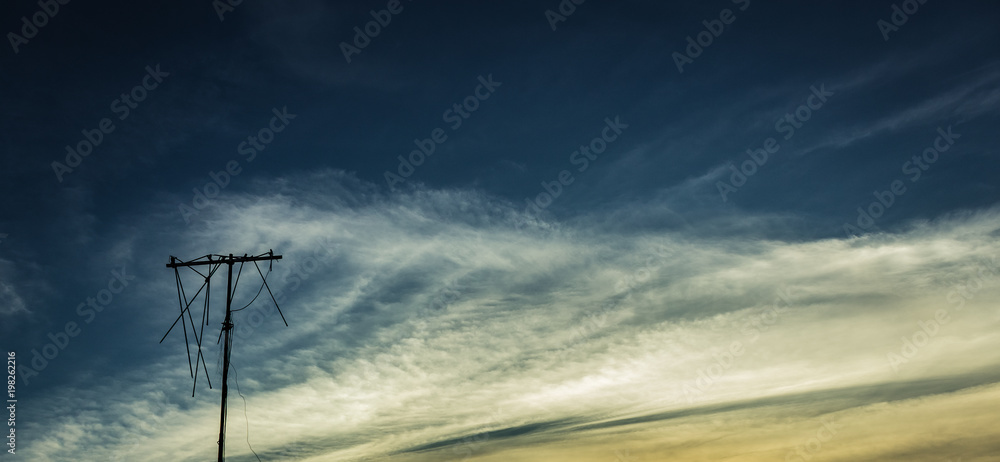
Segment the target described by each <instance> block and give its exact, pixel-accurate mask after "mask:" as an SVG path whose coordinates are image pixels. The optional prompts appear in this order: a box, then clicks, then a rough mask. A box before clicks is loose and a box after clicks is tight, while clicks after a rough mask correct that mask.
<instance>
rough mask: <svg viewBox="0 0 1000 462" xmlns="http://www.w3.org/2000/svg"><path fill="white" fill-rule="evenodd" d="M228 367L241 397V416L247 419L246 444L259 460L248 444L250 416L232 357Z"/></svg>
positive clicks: (258, 458) (258, 459)
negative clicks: (231, 371) (231, 370)
mask: <svg viewBox="0 0 1000 462" xmlns="http://www.w3.org/2000/svg"><path fill="white" fill-rule="evenodd" d="M229 367H232V368H233V377H234V378H235V379H236V393H239V395H240V398H243V418H244V419H246V421H247V446H249V447H250V452H252V453H253V455H254V457H256V458H257V461H258V462H260V456H258V455H257V451H254V450H253V446H252V445H251V444H250V417H249V416H247V398H246V397H245V396H243V393H242V392H240V375H239V374H238V373H237V372H236V366H235V365H233V360H232V359H230V360H229Z"/></svg>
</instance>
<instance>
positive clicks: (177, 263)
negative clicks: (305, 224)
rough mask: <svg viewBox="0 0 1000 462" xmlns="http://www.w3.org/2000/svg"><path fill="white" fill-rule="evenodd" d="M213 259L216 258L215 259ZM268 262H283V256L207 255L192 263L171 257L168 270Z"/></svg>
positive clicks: (272, 253)
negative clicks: (220, 264) (221, 264)
mask: <svg viewBox="0 0 1000 462" xmlns="http://www.w3.org/2000/svg"><path fill="white" fill-rule="evenodd" d="M212 257H215V258H214V259H213V258H212ZM266 260H281V255H275V254H274V251H269V252H267V253H264V254H260V255H243V256H233V255H217V254H216V255H205V256H203V257H198V258H195V259H194V260H190V261H181V260H180V259H179V258H177V257H175V256H173V255H171V256H170V263H167V268H182V267H186V266H203V265H215V264H219V263H225V264H233V263H243V262H251V261H266Z"/></svg>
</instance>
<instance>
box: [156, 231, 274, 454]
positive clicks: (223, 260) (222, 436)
mask: <svg viewBox="0 0 1000 462" xmlns="http://www.w3.org/2000/svg"><path fill="white" fill-rule="evenodd" d="M280 259H281V255H275V254H274V251H273V250H271V251H268V252H267V253H262V254H260V255H247V254H243V256H233V254H229V255H218V254H210V255H205V256H202V257H198V258H195V259H194V260H189V261H181V260H180V259H178V258H177V257H174V256H172V255H171V256H170V263H167V268H173V269H174V279H175V280H176V283H177V302H178V304H179V306H180V313H179V314H178V315H177V319H175V320H174V323H173V324H171V325H170V328H169V329H167V333H165V334H163V338H161V339H160V343H163V340H164V339H166V338H167V335H168V334H170V331H172V330H173V329H174V327H176V326H177V321H180V323H181V328H182V329H183V330H184V348H185V349H186V350H187V358H188V372H189V373H190V374H191V377H192V378H193V379H194V384H193V385H192V388H191V396H194V392H195V388H196V387H197V386H198V365H199V363H200V364H201V368H202V370H204V371H205V379H206V380H208V388H212V380H211V379H210V378H209V376H208V365H206V364H205V355H204V354H203V352H202V340H204V338H205V326H206V325H208V323H209V318H210V313H211V310H210V308H211V306H210V304H209V299H210V298H211V292H212V276H213V275H214V274H215V272H216V271H218V270H219V268H221V267H222V265H227V266H228V270H229V275H228V279H227V289H226V317H225V319H224V320H223V321H222V329H221V330H220V332H219V340H220V341H222V340H223V336H225V343H224V344H223V369H222V417H221V422H220V424H219V462H223V461H224V460H225V457H226V399H227V398H228V394H229V383H228V382H229V359H230V355H231V354H232V347H233V338H232V335H231V333H232V330H233V311H240V310H242V309H245V308H247V307H249V306H250V304H252V303H253V302H254V301H255V300H257V296H259V295H260V293H261V291H262V290H263V289H265V288H266V289H267V293H268V295H270V296H271V301H273V302H274V306H275V308H277V309H278V314H280V315H281V320H282V322H284V323H285V326H288V321H285V315H284V313H282V312H281V308H280V307H278V300H276V299H275V298H274V294H273V293H272V292H271V287H269V286H268V285H267V275H265V274H264V273H263V272H262V271H261V270H260V266H258V265H257V262H258V261H268V262H269V264H270V263H272V262H273V261H274V260H280ZM247 262H253V264H254V267H256V268H257V274H260V277H261V288H260V289H258V290H257V295H254V297H253V300H250V303H248V304H247V305H246V306H244V307H243V308H240V309H237V310H233V309H232V304H233V296H234V295H235V291H236V286H237V285H239V282H240V276H241V275H242V274H243V265H244V264H245V263H247ZM236 263H239V264H240V268H239V271H238V272H237V274H236V282H235V284H234V283H233V265H234V264H236ZM198 266H208V271H207V273H208V274H207V275H206V274H204V273H202V272H201V271H198V270H197V269H196V268H195V267H198ZM180 268H190V269H191V270H192V271H194V272H195V273H197V274H198V275H199V276H201V277H202V278H203V279H204V281H205V282H203V283H202V284H201V287H199V288H198V291H197V292H195V294H194V296H192V297H191V298H190V299H188V298H187V293H186V292H185V290H184V283H183V281H182V278H181V275H180ZM267 272H268V273H269V274H270V272H271V268H270V266H268V270H267ZM202 290H205V303H204V305H203V307H202V311H201V322H200V323H198V324H197V328H196V324H195V322H194V317H193V316H191V304H192V303H194V301H195V300H196V299H197V298H198V295H200V294H201V291H202ZM185 316H186V318H185ZM189 323H190V324H191V336H190V337H194V343H195V346H196V348H197V353H196V355H195V359H194V361H193V362H192V361H191V345H190V338H189V336H188V324H189Z"/></svg>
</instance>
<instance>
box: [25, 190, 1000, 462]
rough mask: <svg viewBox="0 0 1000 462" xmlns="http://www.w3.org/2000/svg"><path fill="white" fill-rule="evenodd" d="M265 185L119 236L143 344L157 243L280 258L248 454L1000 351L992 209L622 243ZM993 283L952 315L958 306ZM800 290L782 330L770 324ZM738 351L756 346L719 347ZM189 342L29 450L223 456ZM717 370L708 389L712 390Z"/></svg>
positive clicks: (651, 403)
mask: <svg viewBox="0 0 1000 462" xmlns="http://www.w3.org/2000/svg"><path fill="white" fill-rule="evenodd" d="M269 186H270V187H269V188H268V190H270V191H271V194H269V195H230V196H227V197H225V198H220V199H219V202H220V206H219V207H217V208H216V209H215V211H214V212H206V213H207V214H208V216H207V217H206V220H205V221H204V222H203V223H200V224H197V225H195V226H193V227H191V228H187V229H182V230H178V229H173V228H171V232H177V233H179V234H178V235H176V236H173V237H170V235H169V233H164V234H158V233H155V232H152V230H153V229H155V228H157V227H158V226H161V225H162V223H176V217H173V216H171V215H170V213H173V212H174V210H173V207H170V206H168V205H164V208H163V210H164V213H163V215H159V216H158V215H155V214H154V215H153V216H152V220H153V222H152V223H151V224H150V225H149V227H150V229H149V230H145V229H137V230H134V232H135V233H138V234H140V235H145V236H147V237H136V236H132V235H130V236H123V238H128V239H132V241H129V242H134V246H135V247H141V248H143V249H144V255H149V256H148V257H141V256H135V257H134V258H135V259H136V261H135V263H134V265H135V266H137V267H140V268H150V269H148V270H145V271H144V273H145V274H144V277H146V278H147V280H150V281H151V282H150V283H149V284H148V286H147V288H148V289H147V290H148V291H147V292H146V293H145V295H143V296H142V297H141V298H142V299H143V303H144V304H145V305H147V306H151V307H160V306H162V307H164V309H163V310H160V309H152V310H150V312H151V313H156V314H153V315H151V316H149V318H148V320H146V321H144V322H142V323H141V326H140V329H139V330H140V332H138V333H137V335H150V336H156V337H158V334H159V333H162V330H163V329H164V328H165V327H166V326H168V325H169V323H170V322H172V321H173V317H174V316H175V314H172V313H173V312H175V311H176V309H174V308H172V305H170V304H169V303H168V302H167V301H168V300H171V297H175V296H174V295H173V294H170V290H171V287H170V286H169V285H168V283H169V282H170V281H169V279H170V277H169V275H167V274H164V273H162V272H163V268H162V265H163V260H164V259H163V258H162V257H163V256H164V255H167V254H173V255H178V256H182V257H194V256H198V255H202V254H205V253H218V252H226V253H228V251H227V249H229V250H237V249H238V250H242V249H246V250H247V251H249V252H257V251H261V250H266V249H268V248H274V250H275V251H277V252H280V253H282V254H283V255H284V260H282V261H281V262H279V263H278V264H276V265H275V273H274V274H273V275H272V276H271V277H270V278H269V281H272V282H273V285H272V288H274V289H275V290H282V293H283V300H282V305H281V306H282V309H283V311H284V313H285V315H286V317H287V318H288V320H289V324H290V325H291V327H290V328H285V327H284V326H283V325H282V324H281V322H280V319H279V318H278V317H277V316H274V315H267V314H266V313H267V311H266V310H265V311H260V312H257V311H255V310H247V311H245V312H241V313H240V314H239V315H238V316H237V317H236V323H237V328H236V329H237V331H238V332H239V331H240V330H241V328H243V329H245V327H246V326H248V325H249V326H252V327H253V329H252V332H249V333H247V334H245V335H242V336H238V337H237V341H236V353H235V355H234V363H235V365H236V367H237V370H238V375H239V379H240V387H241V390H242V392H243V394H244V395H246V397H247V402H248V411H247V413H248V418H249V424H250V438H251V441H252V443H253V445H254V448H255V449H257V451H258V452H259V453H262V454H264V453H267V454H271V455H272V456H274V457H276V458H280V459H282V460H361V459H362V458H364V457H370V456H378V455H386V454H390V453H394V452H397V451H406V450H409V449H413V448H419V447H421V446H422V445H432V446H431V447H428V450H430V449H433V447H442V448H446V449H447V450H449V451H450V452H452V454H453V455H456V454H458V453H456V452H454V451H452V449H453V448H460V450H466V449H467V450H469V451H470V452H474V451H483V452H479V454H484V455H485V454H486V452H485V448H486V446H485V445H484V446H473V445H470V444H468V441H466V442H465V443H461V441H462V438H464V437H467V436H469V435H476V434H482V433H486V434H489V433H490V432H497V431H499V430H501V429H505V428H512V427H514V428H518V427H519V426H524V425H536V424H539V423H541V422H550V423H551V422H560V423H559V425H567V424H568V423H570V422H573V423H580V424H582V423H594V422H599V421H602V420H604V419H609V418H616V417H626V416H637V415H648V414H650V413H656V412H664V411H670V410H683V409H689V408H691V407H692V406H704V405H709V404H719V403H731V402H736V401H741V400H753V399H763V398H767V397H778V398H780V397H783V396H789V394H793V393H802V392H818V391H822V390H829V389H837V388H844V387H854V386H860V385H871V384H883V383H889V382H894V381H907V380H917V379H922V378H926V377H935V376H956V375H961V374H970V373H973V372H975V371H980V370H982V369H983V368H986V367H994V366H995V365H996V364H998V363H1000V353H998V352H1000V349H997V348H996V347H997V346H998V345H1000V337H998V336H997V335H996V334H995V332H996V327H997V322H998V321H997V317H996V308H995V306H993V305H992V304H991V303H990V302H989V300H990V299H992V298H993V297H995V296H996V294H997V293H998V292H1000V266H998V263H1000V262H998V261H997V260H996V255H997V254H998V251H1000V248H998V246H997V244H996V242H995V238H994V237H992V236H991V235H990V233H992V232H993V231H994V230H995V229H997V228H1000V213H998V212H997V211H996V210H988V211H982V212H977V213H970V214H967V215H963V216H952V217H945V218H942V219H941V220H939V221H937V222H932V223H918V224H914V225H913V226H912V228H911V229H909V230H908V231H906V232H903V233H901V234H896V235H884V234H877V235H872V236H869V237H866V238H861V239H855V240H850V241H847V240H839V239H830V240H820V241H809V242H782V241H774V240H766V239H758V238H747V237H736V236H734V235H728V236H706V235H703V234H699V233H697V232H695V231H690V230H680V231H673V232H669V233H664V232H652V231H650V232H626V231H623V230H621V229H617V228H614V227H608V226H593V224H594V223H593V220H597V219H599V217H593V218H580V219H577V220H571V221H568V222H564V223H561V224H556V223H547V224H541V225H539V224H534V223H532V222H526V221H525V220H524V219H523V217H522V215H521V213H520V212H519V210H518V208H517V206H516V205H513V204H509V203H506V202H504V201H502V200H498V199H495V198H491V197H488V196H486V195H484V194H482V193H478V192H473V191H465V190H428V189H421V188H414V189H412V190H411V191H409V192H401V193H392V194H389V193H384V192H380V191H379V190H378V189H376V188H374V187H373V186H372V185H368V184H365V183H363V182H360V181H358V180H356V179H354V178H353V177H352V176H350V175H346V174H343V173H339V172H320V173H316V174H312V175H308V176H302V177H298V178H287V179H284V180H278V181H276V182H274V183H270V184H269ZM174 203H176V202H170V201H168V202H165V204H174ZM643 206H644V205H642V204H635V205H633V206H632V207H636V208H640V207H643ZM206 210H208V209H206ZM622 213H627V211H623V212H622ZM588 221H589V222H588ZM161 222H162V223H161ZM120 252H124V251H120ZM122 255H125V254H124V253H123V254H122ZM132 255H134V254H132ZM310 259H312V260H313V261H314V263H307V262H308V261H309V260H310ZM154 268H155V269H154ZM310 268H311V269H310ZM983 268H986V270H985V271H986V272H983ZM155 278H160V279H162V282H152V281H155V280H156V279H155ZM977 278H978V279H977ZM252 280H253V279H247V280H246V281H252ZM976 280H978V281H979V282H980V288H979V289H977V291H976V292H975V293H970V294H969V295H971V296H970V297H964V296H962V300H963V301H964V304H963V306H962V308H961V309H960V310H959V309H956V308H955V305H954V303H953V301H954V300H953V299H949V295H950V294H951V293H952V291H955V290H958V289H957V288H959V287H964V286H967V285H969V281H976ZM240 284H241V286H242V285H243V284H247V287H249V286H253V285H254V283H253V282H241V283H240ZM247 290H249V289H247ZM782 294H785V295H782ZM783 296H784V297H785V299H786V301H785V302H782V303H781V304H780V305H781V309H780V310H779V311H776V312H775V313H774V317H773V319H772V318H771V317H763V316H770V315H769V312H770V310H771V308H772V307H773V306H774V305H775V303H776V301H778V300H780V299H781V297H783ZM241 299H242V298H241ZM216 306H218V305H216ZM168 308H170V309H168ZM939 309H946V310H949V312H950V313H951V318H950V323H949V324H947V325H945V326H941V328H940V331H939V332H938V333H937V334H936V335H935V336H934V337H933V338H932V339H931V341H930V342H929V343H928V344H927V346H925V347H923V348H921V349H920V351H919V352H918V353H917V354H916V355H914V356H913V357H912V358H910V359H909V360H908V362H907V363H906V364H903V365H902V367H901V368H899V370H898V371H897V370H894V369H893V368H892V367H890V363H889V362H888V361H887V353H890V352H898V351H899V350H900V348H901V346H902V344H901V340H900V338H901V337H903V336H910V335H912V334H913V332H914V331H915V330H917V329H919V327H918V324H917V323H918V321H924V320H926V319H933V317H934V316H935V311H936V310H939ZM171 310H173V311H171ZM255 312H257V313H258V314H257V315H253V313H255ZM251 316H260V317H261V318H263V321H262V322H261V321H254V320H253V319H252V318H251ZM212 324H213V325H215V323H212ZM253 324H256V325H253ZM734 341H738V342H740V344H741V347H740V351H741V353H739V354H732V353H730V356H729V357H728V358H729V359H726V358H727V356H726V352H727V351H730V350H729V349H730V348H732V344H733V342H734ZM179 343H180V341H179V340H178V337H173V338H168V341H167V342H166V344H165V345H163V346H162V349H161V350H159V351H161V352H162V353H161V356H160V357H158V358H155V359H154V360H153V361H151V362H150V363H149V364H148V365H145V366H140V367H136V368H135V369H132V370H123V371H120V372H119V373H118V374H116V375H115V376H114V377H108V378H104V379H101V380H99V381H97V382H95V383H94V384H92V385H81V388H77V389H68V388H67V389H60V390H55V391H53V393H52V396H53V397H54V398H53V400H51V401H50V402H46V403H37V406H38V408H39V412H38V414H37V415H38V416H40V417H41V419H39V420H38V422H37V423H35V424H34V426H32V427H29V428H34V429H35V430H38V429H41V428H48V429H49V431H47V432H45V434H46V435H48V436H45V437H43V438H41V439H40V440H39V441H38V442H37V443H36V444H35V445H34V449H33V450H34V451H38V454H41V459H40V460H74V457H75V455H76V454H78V453H79V452H80V451H83V450H85V449H84V448H86V450H87V451H89V452H88V453H89V454H93V455H95V457H98V458H101V457H105V456H107V457H108V458H110V457H113V456H114V454H123V453H125V454H134V455H129V456H127V457H125V459H123V460H136V459H141V460H149V461H156V460H164V461H166V460H170V461H177V460H202V459H205V458H206V457H210V455H211V454H212V453H213V451H214V448H215V438H216V435H215V433H214V431H215V430H216V429H217V419H218V413H217V408H216V406H217V399H218V395H217V394H216V393H217V390H216V391H209V390H207V389H201V390H200V391H199V395H198V397H197V398H194V399H192V398H190V397H189V395H187V391H188V389H189V387H190V383H189V380H190V379H189V378H188V377H187V371H186V368H184V367H183V361H184V356H183V355H184V353H183V352H182V348H181V345H180V344H179ZM123 347H126V348H127V347H128V346H127V345H123ZM215 354H216V353H215V352H214V351H213V352H211V353H209V358H211V359H210V360H209V364H210V365H209V367H210V368H212V365H211V364H212V361H213V360H214V358H215ZM720 358H721V359H720ZM717 364H719V366H718V370H719V371H721V373H720V374H718V376H716V375H715V369H713V368H714V367H716V365H717ZM210 370H211V369H210ZM213 372H214V371H213ZM703 372H705V373H710V374H712V375H713V378H712V380H711V381H710V383H709V382H706V381H704V380H703V381H702V382H699V379H700V377H701V374H702V373H703ZM692 390H694V392H693V393H692ZM232 391H235V390H232ZM98 402H99V403H100V405H99V406H98V405H97V403H98ZM241 414H242V400H240V398H239V397H238V396H237V395H236V394H235V393H231V394H230V413H229V423H230V440H229V448H230V450H229V453H230V454H234V455H235V454H248V450H247V449H246V443H245V441H244V437H245V431H246V428H245V427H244V425H245V424H244V419H243V418H242V415H241ZM550 425H555V424H554V423H552V424H550ZM532 428H534V427H532ZM538 428H548V427H538ZM524 431H525V432H527V433H531V432H528V431H527V430H524ZM511 432H512V433H517V432H514V431H511ZM500 434H502V433H495V434H494V438H497V437H499V436H498V435H500ZM453 438H458V439H459V440H458V441H459V442H455V443H454V444H445V445H442V446H434V444H435V443H438V442H441V441H447V440H449V439H453ZM529 439H530V438H529ZM525 441H528V440H525ZM139 442H141V445H138V444H139ZM462 448H464V449H462ZM414 454H416V453H414ZM251 457H252V456H251ZM244 458H245V457H244ZM95 460H96V459H95ZM101 460H106V459H101ZM414 460H415V459H414Z"/></svg>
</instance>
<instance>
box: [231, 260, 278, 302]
mask: <svg viewBox="0 0 1000 462" xmlns="http://www.w3.org/2000/svg"><path fill="white" fill-rule="evenodd" d="M270 274H271V269H270V268H268V270H267V274H265V275H264V277H263V278H262V279H263V280H262V281H261V283H260V289H257V295H254V296H253V299H252V300H250V303H247V304H246V306H244V307H243V308H240V309H238V310H232V311H234V312H236V311H243V310H245V309H247V308H249V307H250V305H253V302H254V301H255V300H257V297H259V296H260V293H261V291H263V290H264V285H265V284H267V276H268V275H270Z"/></svg>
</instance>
